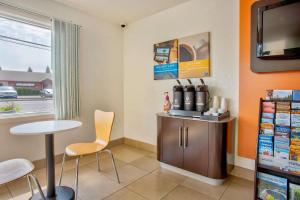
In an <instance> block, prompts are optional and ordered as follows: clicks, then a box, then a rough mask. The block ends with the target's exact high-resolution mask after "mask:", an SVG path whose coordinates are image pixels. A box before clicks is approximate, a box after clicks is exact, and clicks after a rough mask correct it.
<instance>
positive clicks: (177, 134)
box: [160, 117, 183, 168]
mask: <svg viewBox="0 0 300 200" xmlns="http://www.w3.org/2000/svg"><path fill="white" fill-rule="evenodd" d="M161 120H162V121H161V133H160V137H161V159H160V160H161V162H164V163H166V164H169V165H173V166H176V167H180V168H182V165H183V146H182V145H183V141H182V137H183V120H181V119H175V118H169V117H163V118H162V119H161Z"/></svg>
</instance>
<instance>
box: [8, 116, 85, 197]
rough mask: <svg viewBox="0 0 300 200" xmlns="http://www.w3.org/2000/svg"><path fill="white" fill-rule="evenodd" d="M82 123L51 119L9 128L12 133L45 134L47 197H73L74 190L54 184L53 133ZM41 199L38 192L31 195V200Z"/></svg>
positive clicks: (73, 127)
mask: <svg viewBox="0 0 300 200" xmlns="http://www.w3.org/2000/svg"><path fill="white" fill-rule="evenodd" d="M81 125H82V123H81V122H79V121H74V120H52V121H40V122H33V123H28V124H23V125H19V126H15V127H13V128H11V129H10V133H11V134H13V135H23V136H27V135H45V142H46V167H47V170H46V171H47V172H46V173H47V191H46V198H47V199H56V200H62V199H64V200H71V199H74V196H75V193H74V190H73V189H72V188H70V187H66V186H57V187H56V186H55V156H54V134H56V133H60V132H62V131H66V130H71V129H75V128H78V127H80V126H81ZM35 199H41V196H40V195H39V194H36V195H34V196H33V197H32V200H35Z"/></svg>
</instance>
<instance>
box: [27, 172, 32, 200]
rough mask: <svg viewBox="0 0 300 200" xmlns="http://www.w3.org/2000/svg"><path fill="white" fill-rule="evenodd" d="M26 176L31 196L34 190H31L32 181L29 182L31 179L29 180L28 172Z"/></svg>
mask: <svg viewBox="0 0 300 200" xmlns="http://www.w3.org/2000/svg"><path fill="white" fill-rule="evenodd" d="M26 177H27V181H28V185H29V189H30V191H31V196H33V195H34V191H33V187H32V183H31V180H30V177H29V174H28V175H27V176H26Z"/></svg>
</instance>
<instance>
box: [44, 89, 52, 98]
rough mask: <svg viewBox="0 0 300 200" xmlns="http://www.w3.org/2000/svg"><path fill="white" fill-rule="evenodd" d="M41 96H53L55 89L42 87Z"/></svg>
mask: <svg viewBox="0 0 300 200" xmlns="http://www.w3.org/2000/svg"><path fill="white" fill-rule="evenodd" d="M41 97H42V98H52V97H53V89H42V90H41Z"/></svg>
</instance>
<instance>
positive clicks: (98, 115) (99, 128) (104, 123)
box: [95, 110, 115, 146]
mask: <svg viewBox="0 0 300 200" xmlns="http://www.w3.org/2000/svg"><path fill="white" fill-rule="evenodd" d="M114 118H115V113H114V112H104V111H101V110H95V129H96V141H95V142H97V143H99V144H101V145H105V146H106V145H107V144H108V142H109V140H110V134H111V129H112V126H113V122H114Z"/></svg>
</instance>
